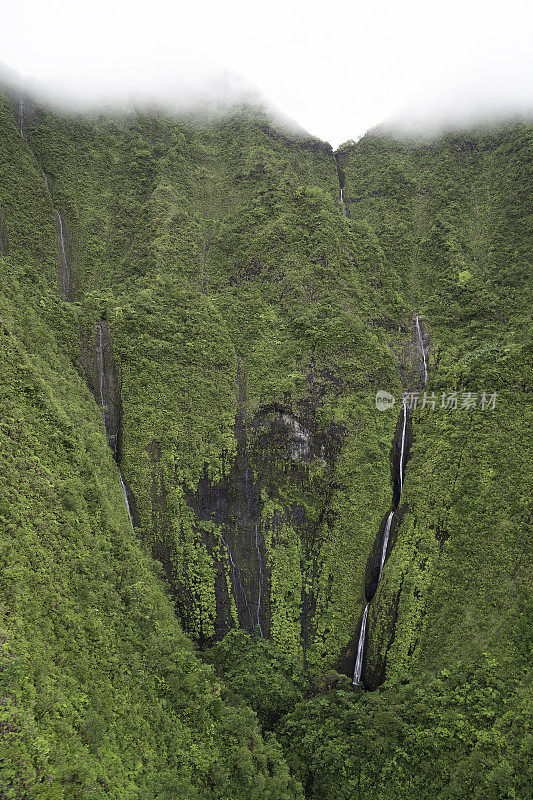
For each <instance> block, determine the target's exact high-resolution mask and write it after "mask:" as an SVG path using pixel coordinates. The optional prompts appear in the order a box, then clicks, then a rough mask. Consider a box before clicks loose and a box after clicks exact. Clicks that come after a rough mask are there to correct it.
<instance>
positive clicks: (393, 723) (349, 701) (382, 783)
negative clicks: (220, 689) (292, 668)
mask: <svg viewBox="0 0 533 800" xmlns="http://www.w3.org/2000/svg"><path fill="white" fill-rule="evenodd" d="M530 717H531V702H530V697H529V698H528V697H527V696H526V695H525V693H524V692H523V691H521V690H520V689H519V688H518V687H517V685H516V683H512V684H511V685H509V684H508V683H505V682H504V681H502V680H501V678H500V677H499V675H498V669H497V665H496V663H495V662H492V661H487V662H486V663H484V664H483V665H482V666H480V667H478V668H477V669H476V670H472V671H468V672H465V671H456V670H454V671H453V672H450V671H448V670H442V671H441V672H439V673H437V674H435V675H430V674H422V675H419V676H418V677H417V678H416V679H411V680H409V681H408V680H404V681H400V682H398V683H393V684H390V685H388V686H387V687H384V688H382V689H380V690H378V691H377V692H375V693H371V692H367V693H359V694H357V693H354V692H353V691H350V690H344V691H341V690H338V691H336V692H331V693H329V694H325V695H320V696H318V697H316V698H314V699H313V700H310V701H308V702H307V703H302V704H300V705H299V706H297V707H296V709H295V711H294V712H293V713H292V714H290V715H289V716H288V717H287V718H286V719H285V720H284V721H283V724H282V726H281V729H280V733H279V736H280V739H281V741H282V742H283V744H284V745H285V748H286V753H287V758H288V761H289V765H290V767H291V769H292V770H293V771H294V773H295V774H296V775H297V776H298V778H299V779H300V780H301V781H302V783H303V784H304V786H305V787H306V796H307V797H309V798H316V799H317V800H341V798H342V800H351V799H352V798H357V800H363V798H367V800H378V798H379V800H389V798H390V800H393V799H394V800H408V799H409V800H412V798H420V800H425V798H427V800H430V798H431V799H432V800H433V799H434V798H439V800H440V799H441V798H442V800H444V798H446V800H452V798H454V799H455V800H464V798H466V797H471V798H473V799H474V800H496V799H498V800H503V798H509V799H510V798H513V800H514V798H526V797H531V792H532V790H533V782H532V780H531V771H530V764H531V757H532V755H533V753H532V750H531V748H532V746H533V737H532V736H531V729H530Z"/></svg>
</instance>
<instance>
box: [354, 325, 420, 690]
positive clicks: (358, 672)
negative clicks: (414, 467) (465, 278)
mask: <svg viewBox="0 0 533 800" xmlns="http://www.w3.org/2000/svg"><path fill="white" fill-rule="evenodd" d="M415 324H416V333H417V337H418V341H419V343H420V349H421V351H422V358H423V361H424V383H426V381H427V378H428V369H427V360H426V351H425V348H424V339H423V336H422V330H421V328H420V321H419V318H418V316H417V317H415ZM401 414H402V434H401V445H400V458H399V461H398V465H397V469H398V474H399V477H400V497H401V494H402V491H403V482H404V473H405V457H406V446H407V402H406V396H405V394H402V411H401ZM395 474H396V471H395V470H394V475H395ZM399 499H400V498H399V497H396V498H395V499H394V501H393V510H392V511H390V512H389V514H388V516H387V520H386V522H385V529H384V532H383V542H382V545H381V555H380V561H379V573H378V584H379V581H380V579H381V574H382V572H383V567H384V565H385V559H386V558H387V548H388V545H389V539H390V533H391V528H392V521H393V519H394V513H395V511H396V509H397V508H398V504H399ZM369 608H370V601H369V602H368V603H367V604H366V606H365V610H364V613H363V620H362V623H361V631H360V633H359V641H358V643H357V655H356V659H355V667H354V674H353V684H354V686H357V685H358V684H360V683H361V676H362V671H363V658H364V653H365V639H366V628H367V621H368V611H369Z"/></svg>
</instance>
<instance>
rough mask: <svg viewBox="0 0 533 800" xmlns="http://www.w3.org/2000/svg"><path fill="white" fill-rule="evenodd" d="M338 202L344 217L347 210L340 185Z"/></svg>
mask: <svg viewBox="0 0 533 800" xmlns="http://www.w3.org/2000/svg"><path fill="white" fill-rule="evenodd" d="M339 204H340V207H341V211H342V213H343V214H344V216H345V217H347V216H348V212H347V211H346V205H345V203H344V188H343V187H342V186H341V187H340V194H339Z"/></svg>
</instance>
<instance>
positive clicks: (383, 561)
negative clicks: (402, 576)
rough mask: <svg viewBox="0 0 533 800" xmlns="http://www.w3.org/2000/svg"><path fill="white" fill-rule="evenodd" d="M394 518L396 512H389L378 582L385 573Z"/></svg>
mask: <svg viewBox="0 0 533 800" xmlns="http://www.w3.org/2000/svg"><path fill="white" fill-rule="evenodd" d="M393 516H394V511H390V512H389V516H388V517H387V522H386V525H385V533H384V534H383V547H382V548H381V561H380V564H379V577H378V581H379V579H380V578H381V573H382V572H383V567H384V565H385V559H386V557H387V546H388V544H389V537H390V529H391V525H392V518H393Z"/></svg>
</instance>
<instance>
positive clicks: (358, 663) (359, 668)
mask: <svg viewBox="0 0 533 800" xmlns="http://www.w3.org/2000/svg"><path fill="white" fill-rule="evenodd" d="M369 606H370V603H367V604H366V606H365V610H364V613H363V621H362V622H361V632H360V633H359V641H358V643H357V657H356V659H355V667H354V670H353V681H352V683H353V685H354V686H357V685H358V684H359V683H361V674H362V672H363V656H364V654H365V637H366V621H367V619H368V609H369Z"/></svg>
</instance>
